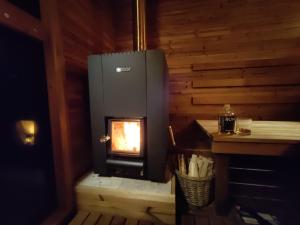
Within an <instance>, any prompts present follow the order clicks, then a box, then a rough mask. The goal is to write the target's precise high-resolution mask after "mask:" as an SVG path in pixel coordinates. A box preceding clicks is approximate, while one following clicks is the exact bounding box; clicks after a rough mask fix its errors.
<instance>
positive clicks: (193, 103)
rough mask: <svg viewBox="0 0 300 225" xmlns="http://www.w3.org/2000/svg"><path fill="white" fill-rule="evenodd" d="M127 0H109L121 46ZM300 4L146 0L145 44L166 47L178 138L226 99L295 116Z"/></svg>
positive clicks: (245, 110) (255, 110) (260, 112)
mask: <svg viewBox="0 0 300 225" xmlns="http://www.w3.org/2000/svg"><path fill="white" fill-rule="evenodd" d="M130 2H131V1H129V0H125V1H121V2H120V1H115V3H114V4H115V8H116V13H115V15H116V17H117V19H116V21H118V23H116V24H115V26H116V48H117V50H119V51H121V50H131V49H132V32H131V31H132V29H131V26H132V25H131V24H132V20H131V5H130V4H131V3H130ZM299 12H300V2H299V1H293V0H287V1H282V0H273V1H271V2H269V1H264V0H255V1H245V0H234V1H222V0H221V1H220V0H211V1H198V0H187V1H181V0H154V1H148V14H147V19H148V46H149V48H160V49H163V50H164V51H165V53H166V55H167V61H168V65H169V74H170V82H169V86H170V118H171V124H173V127H174V128H175V135H176V139H177V141H178V142H179V143H181V142H183V144H184V142H185V141H184V140H182V139H185V138H186V136H189V135H187V132H191V129H190V128H191V127H193V126H192V123H193V121H194V120H195V119H200V118H201V119H216V118H217V115H218V113H220V112H222V105H223V104H224V103H230V104H232V107H233V110H234V111H235V112H236V114H237V115H238V116H242V117H251V118H253V119H259V120H299V118H300V107H299V101H300V88H299V85H300V70H299V69H300V65H299V62H300V61H299V47H300V27H299V23H298V21H300V13H299ZM188 141H189V140H188Z"/></svg>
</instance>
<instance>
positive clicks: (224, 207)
mask: <svg viewBox="0 0 300 225" xmlns="http://www.w3.org/2000/svg"><path fill="white" fill-rule="evenodd" d="M215 160H216V184H215V205H216V213H217V214H218V215H225V214H226V213H227V212H228V208H229V203H228V196H229V191H228V179H229V156H228V155H224V154H216V155H215Z"/></svg>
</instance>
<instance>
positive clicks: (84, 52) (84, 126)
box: [58, 0, 114, 179]
mask: <svg viewBox="0 0 300 225" xmlns="http://www.w3.org/2000/svg"><path fill="white" fill-rule="evenodd" d="M58 3H59V6H58V7H59V16H60V22H61V27H62V36H63V37H62V38H63V54H64V57H65V64H66V81H65V85H66V92H67V94H66V95H67V102H68V112H69V118H70V130H71V145H72V146H71V148H72V153H73V154H72V158H73V174H74V177H73V179H76V178H78V177H79V176H81V175H82V174H83V173H84V172H86V171H87V170H88V169H90V168H91V162H92V159H91V140H90V138H91V135H90V118H89V100H88V96H89V95H88V72H87V57H88V55H91V54H94V53H101V52H110V51H112V50H113V49H114V37H113V30H112V29H113V27H112V18H111V15H112V14H111V5H110V1H109V0H107V1H93V0H88V1H86V0H82V1H72V0H65V1H58Z"/></svg>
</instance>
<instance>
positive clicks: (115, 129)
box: [107, 119, 144, 157]
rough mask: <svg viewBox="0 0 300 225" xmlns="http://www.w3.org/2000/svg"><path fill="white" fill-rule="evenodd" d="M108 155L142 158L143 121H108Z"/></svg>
mask: <svg viewBox="0 0 300 225" xmlns="http://www.w3.org/2000/svg"><path fill="white" fill-rule="evenodd" d="M108 133H109V136H110V142H109V143H108V146H107V147H108V154H110V155H119V156H126V157H143V155H144V123H143V119H110V120H108Z"/></svg>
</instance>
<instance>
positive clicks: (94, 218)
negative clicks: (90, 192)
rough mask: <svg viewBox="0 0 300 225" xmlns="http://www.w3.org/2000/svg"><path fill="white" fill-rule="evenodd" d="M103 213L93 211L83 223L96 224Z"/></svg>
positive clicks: (85, 224) (86, 224) (87, 224)
mask: <svg viewBox="0 0 300 225" xmlns="http://www.w3.org/2000/svg"><path fill="white" fill-rule="evenodd" d="M100 217H101V214H100V213H96V212H91V213H90V214H89V216H88V217H87V219H86V220H85V221H84V223H83V225H95V224H96V223H97V221H98V220H99V219H100Z"/></svg>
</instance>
